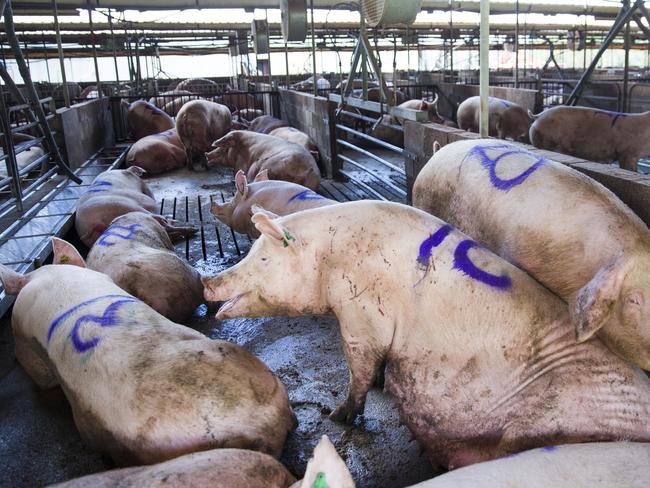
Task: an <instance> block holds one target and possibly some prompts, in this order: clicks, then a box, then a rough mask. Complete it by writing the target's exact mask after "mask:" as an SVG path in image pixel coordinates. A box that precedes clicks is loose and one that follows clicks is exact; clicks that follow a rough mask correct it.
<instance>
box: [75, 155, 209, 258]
mask: <svg viewBox="0 0 650 488" xmlns="http://www.w3.org/2000/svg"><path fill="white" fill-rule="evenodd" d="M144 174H145V171H144V170H143V169H142V168H140V167H138V166H131V167H130V168H129V169H125V170H110V171H104V172H103V173H100V174H99V175H97V177H96V178H95V180H94V181H93V183H92V185H90V188H89V189H88V190H87V191H86V193H84V194H83V195H81V196H80V197H79V200H77V207H76V212H75V229H76V231H77V234H78V235H79V238H80V239H81V242H83V243H84V244H85V245H86V246H87V247H91V246H92V245H93V244H94V243H95V241H96V240H97V239H98V238H99V236H100V235H102V233H103V232H104V231H105V230H106V229H107V228H108V226H109V225H110V224H111V222H112V221H113V220H115V219H116V218H117V217H119V216H120V215H124V214H126V213H129V212H149V213H158V204H157V203H156V200H154V198H153V194H152V193H151V190H150V189H149V187H148V186H147V184H146V183H145V182H144V181H142V178H141V177H142V175H144ZM170 225H171V226H173V232H172V233H171V236H172V237H174V238H176V237H179V236H191V235H193V234H194V233H196V231H197V229H195V228H193V227H184V226H182V225H178V224H177V223H176V222H174V221H170ZM170 232H171V229H170Z"/></svg>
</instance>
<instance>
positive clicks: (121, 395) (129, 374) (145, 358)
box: [0, 265, 295, 465]
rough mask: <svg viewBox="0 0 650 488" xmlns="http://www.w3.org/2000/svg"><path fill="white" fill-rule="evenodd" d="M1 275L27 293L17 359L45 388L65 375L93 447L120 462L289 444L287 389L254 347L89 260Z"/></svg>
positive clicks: (16, 329)
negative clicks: (186, 317)
mask: <svg viewBox="0 0 650 488" xmlns="http://www.w3.org/2000/svg"><path fill="white" fill-rule="evenodd" d="M0 280H1V281H2V283H3V285H4V287H5V291H6V293H7V294H9V295H17V299H16V303H15V305H14V308H13V314H12V328H13V334H14V338H15V344H16V358H17V360H18V361H19V363H20V364H21V365H22V367H23V368H25V370H26V372H27V374H28V375H29V376H30V377H31V378H32V379H33V380H34V382H35V383H36V384H37V385H38V386H40V387H41V388H52V387H55V386H61V387H62V389H63V392H64V393H65V395H66V398H67V399H68V401H69V402H70V406H71V407H72V413H73V416H74V421H75V424H76V426H77V428H78V429H79V432H80V434H81V436H82V438H83V439H84V441H85V442H86V443H87V444H88V445H89V446H90V447H91V448H93V449H96V450H98V451H101V452H103V453H106V454H108V455H110V456H111V457H112V458H113V459H114V460H115V461H116V462H117V463H118V464H121V465H131V464H151V463H157V462H161V461H166V460H168V459H172V458H175V457H178V456H181V455H183V454H188V453H193V452H197V451H204V450H209V449H216V448H241V449H251V450H256V451H260V452H263V453H267V454H270V455H272V456H275V457H278V456H279V455H280V452H281V451H282V446H283V444H284V440H285V437H286V435H287V432H289V431H290V430H291V429H292V427H293V426H294V424H295V418H294V416H293V413H292V411H291V407H290V406H289V399H288V397H287V393H286V391H285V389H284V386H283V385H282V383H281V382H280V380H279V379H278V378H277V377H276V376H275V375H274V374H273V373H272V372H271V371H270V370H269V369H268V368H267V367H266V366H265V365H264V364H263V363H262V362H261V361H260V360H258V359H257V358H256V357H255V356H253V355H252V354H250V353H249V352H247V351H246V350H244V349H242V348H241V347H239V346H237V345H235V344H231V343H229V342H225V341H217V340H211V339H209V338H207V337H206V336H204V335H203V334H201V333H199V332H197V331H194V330H192V329H189V328H187V327H184V326H182V325H179V324H176V323H174V322H171V321H170V320H168V319H166V318H165V317H163V316H162V315H160V314H159V313H157V312H156V311H155V310H153V309H152V308H150V307H149V306H147V305H146V304H145V303H143V302H141V301H140V300H138V299H136V298H135V297H134V296H132V295H130V294H128V293H127V292H126V291H124V290H122V289H121V288H120V287H118V286H117V285H116V284H115V283H114V282H113V281H112V280H111V278H109V277H108V276H107V275H105V274H103V273H99V272H96V271H92V270H89V269H86V268H81V267H78V266H71V265H48V266H43V267H41V268H39V269H37V270H35V271H32V272H31V273H29V274H27V275H24V276H23V275H20V274H17V273H15V272H14V271H12V270H10V269H9V268H7V267H6V266H0ZM152 286H155V284H153V285H152Z"/></svg>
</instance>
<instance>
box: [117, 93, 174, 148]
mask: <svg viewBox="0 0 650 488" xmlns="http://www.w3.org/2000/svg"><path fill="white" fill-rule="evenodd" d="M122 105H123V106H124V108H125V109H126V111H127V112H126V119H127V121H128V123H129V128H130V129H131V132H132V133H133V137H134V139H135V140H136V141H137V140H138V139H142V138H143V137H146V136H150V135H151V134H158V133H159V132H164V131H166V130H169V129H173V128H174V121H173V120H172V118H171V117H170V116H169V115H167V114H166V113H165V112H163V111H162V110H160V109H159V108H158V107H156V106H155V105H153V104H152V103H149V102H145V101H144V100H137V101H135V102H132V103H127V102H126V101H124V100H122Z"/></svg>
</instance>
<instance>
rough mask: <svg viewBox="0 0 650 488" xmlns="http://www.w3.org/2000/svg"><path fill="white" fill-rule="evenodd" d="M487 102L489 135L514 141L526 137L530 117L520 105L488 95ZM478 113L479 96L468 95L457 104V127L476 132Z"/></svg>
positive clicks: (479, 108)
mask: <svg viewBox="0 0 650 488" xmlns="http://www.w3.org/2000/svg"><path fill="white" fill-rule="evenodd" d="M488 104H489V105H488V110H489V117H488V120H489V124H490V128H489V133H490V136H492V137H498V138H499V139H506V138H510V139H513V140H515V141H526V140H527V139H528V128H529V127H530V119H529V118H528V114H527V113H526V111H525V110H524V109H523V108H522V107H521V106H520V105H517V104H516V103H513V102H510V101H508V100H503V99H502V98H496V97H490V98H489V100H488ZM480 113H481V97H469V98H468V99H467V100H465V101H464V102H463V103H461V104H460V105H459V106H458V112H457V113H456V119H457V120H458V127H460V128H461V129H463V130H467V131H470V132H478V131H479V117H480Z"/></svg>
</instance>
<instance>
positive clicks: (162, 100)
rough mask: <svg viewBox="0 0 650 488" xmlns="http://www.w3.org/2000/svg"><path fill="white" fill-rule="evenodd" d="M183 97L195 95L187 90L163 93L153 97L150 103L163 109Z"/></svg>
mask: <svg viewBox="0 0 650 488" xmlns="http://www.w3.org/2000/svg"><path fill="white" fill-rule="evenodd" d="M183 95H193V93H192V92H189V91H187V90H171V91H166V92H162V93H161V94H160V95H158V96H157V97H151V98H150V99H149V103H152V104H154V105H155V106H156V107H158V108H160V109H162V108H163V107H164V106H165V105H167V104H168V103H169V102H171V101H172V100H173V99H174V98H177V97H180V96H183Z"/></svg>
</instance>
